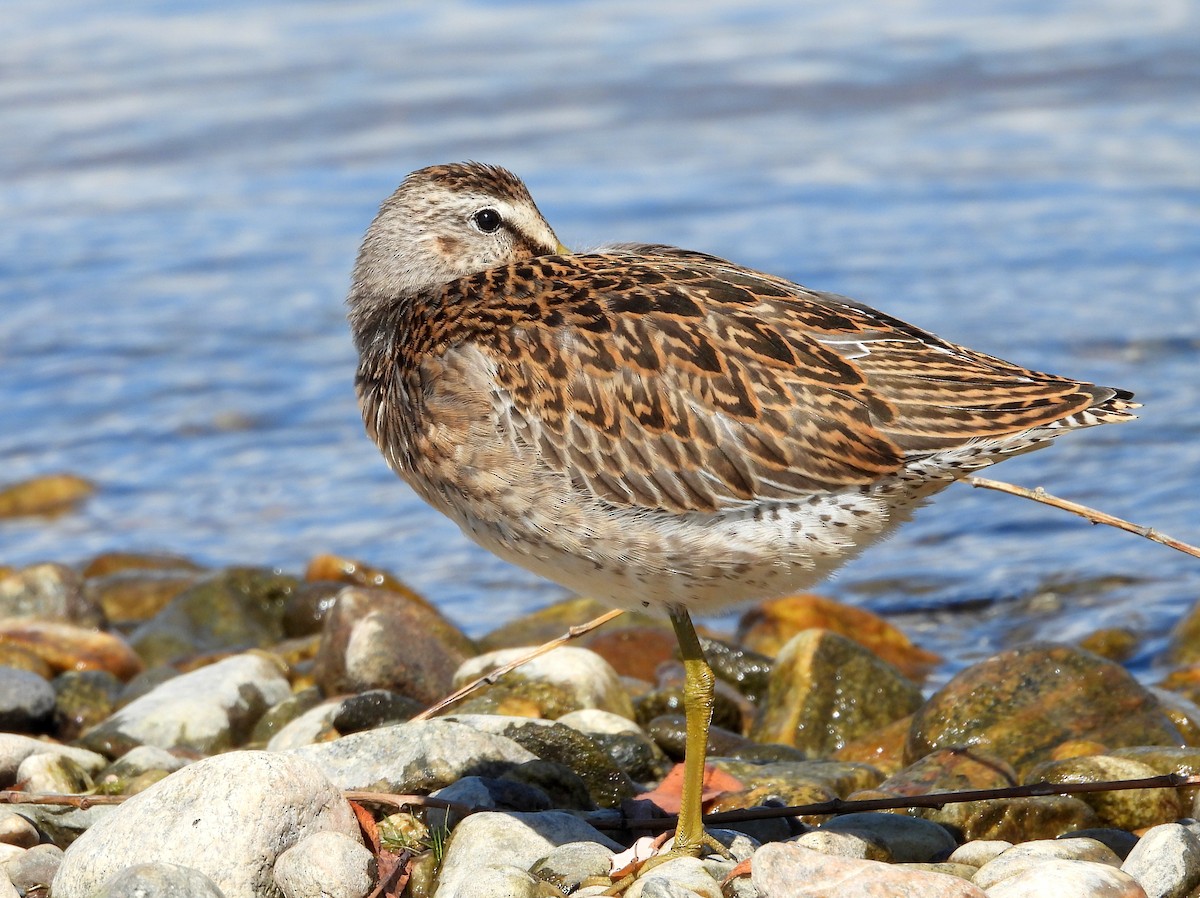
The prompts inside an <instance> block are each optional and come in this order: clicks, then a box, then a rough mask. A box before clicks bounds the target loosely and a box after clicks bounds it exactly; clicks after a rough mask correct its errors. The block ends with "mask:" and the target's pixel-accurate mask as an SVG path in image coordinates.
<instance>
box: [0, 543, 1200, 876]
mask: <svg viewBox="0 0 1200 898" xmlns="http://www.w3.org/2000/svg"><path fill="white" fill-rule="evenodd" d="M603 610H605V609H603V608H602V607H601V606H598V605H596V604H595V603H592V602H589V601H587V600H585V599H578V600H573V601H569V602H564V603H561V604H560V605H556V606H554V607H552V608H550V609H547V610H545V611H542V612H539V613H537V614H534V615H531V616H529V617H528V618H526V619H523V620H521V621H517V622H513V623H511V624H508V625H506V626H504V627H502V628H500V629H499V630H496V631H494V632H493V633H490V634H488V635H487V636H485V637H484V638H482V639H480V640H479V641H478V642H475V641H472V640H471V639H469V638H467V637H466V636H465V635H464V634H463V633H461V632H460V631H459V630H458V629H457V628H456V627H455V626H454V625H453V624H451V623H450V622H449V621H447V620H446V619H445V618H444V617H443V616H442V615H441V614H440V613H439V612H438V611H437V610H436V609H435V608H434V607H433V606H432V605H431V604H430V603H428V602H427V601H425V600H424V599H423V598H422V597H420V596H418V595H416V594H415V593H414V592H413V591H412V590H410V589H408V588H407V587H405V586H404V585H403V584H402V583H401V582H400V581H399V580H397V579H396V578H395V577H394V576H392V575H390V574H388V573H386V572H383V571H376V570H371V569H369V568H365V567H364V566H362V565H360V564H356V563H354V562H351V561H347V560H344V559H339V558H333V557H329V556H321V557H318V558H315V559H313V561H312V563H311V564H310V565H309V568H308V570H307V571H306V572H305V573H304V574H303V575H302V576H292V575H288V574H282V573H279V572H277V571H272V570H266V569H252V568H231V569H226V570H219V571H211V570H205V569H203V568H202V567H201V566H199V565H196V564H193V563H192V562H190V561H188V560H186V559H180V558H172V557H163V556H153V555H136V554H121V553H113V554H108V555H104V556H100V557H97V558H95V559H92V560H90V561H89V562H88V563H86V564H85V565H82V566H80V567H78V568H72V567H67V566H64V565H58V564H41V565H34V566H31V567H27V568H23V569H19V570H13V569H7V568H3V567H0V773H2V781H0V787H2V788H5V789H9V790H14V791H15V792H17V793H19V794H16V795H12V796H10V803H9V804H7V805H5V806H4V807H2V808H0V869H3V871H4V872H5V873H6V874H7V878H5V877H0V896H2V895H4V894H10V895H43V896H44V895H50V894H52V895H53V896H54V898H99V896H109V898H115V896H123V895H130V894H139V895H146V896H164V898H165V896H175V895H200V896H220V895H223V896H226V898H267V896H278V895H282V896H287V898H302V896H313V898H315V896H322V895H328V896H345V898H364V896H367V895H370V894H372V893H373V892H374V893H377V894H381V895H399V894H410V895H413V896H429V895H435V896H437V898H483V896H502V895H503V896H519V898H523V896H530V898H533V896H553V895H564V894H569V895H577V896H581V898H583V896H591V895H598V894H601V893H602V892H603V891H604V890H605V889H606V888H608V887H609V886H610V885H611V884H612V882H613V877H614V876H616V877H617V878H619V876H620V873H619V872H618V873H616V874H614V869H617V870H619V869H620V868H622V867H625V868H629V867H630V864H631V863H633V864H636V861H634V860H633V855H631V854H628V853H627V852H626V849H627V847H628V846H629V845H630V844H631V843H632V842H633V841H634V840H635V839H636V838H637V837H639V836H646V835H648V834H649V835H653V834H654V832H655V831H656V829H662V828H663V826H662V824H661V821H658V822H657V823H656V821H655V819H654V818H655V817H662V816H663V813H664V812H670V811H671V809H672V801H673V800H674V799H675V797H676V793H675V792H674V791H673V788H672V783H673V778H672V777H669V776H668V774H669V773H670V772H671V770H672V767H673V764H674V762H675V761H677V760H678V758H679V756H680V755H681V753H682V707H681V695H680V685H681V673H680V668H679V665H678V663H677V662H675V661H674V660H673V658H672V651H673V646H674V643H673V640H672V638H671V634H670V631H669V630H668V629H667V627H666V624H665V622H659V621H655V620H652V619H648V618H641V617H639V616H636V615H624V616H622V617H621V618H618V619H617V620H616V621H613V622H611V623H609V624H607V625H606V626H605V627H603V628H599V629H597V630H595V631H593V632H590V633H587V634H586V635H584V636H583V637H581V638H580V639H578V640H576V641H575V642H573V643H572V644H571V645H570V646H568V647H563V648H558V649H555V650H554V651H553V652H551V653H550V654H548V655H544V656H542V657H541V658H539V659H537V660H535V661H533V662H531V663H529V664H526V665H524V666H522V667H520V668H518V669H517V670H516V671H514V672H512V673H509V674H505V675H503V676H501V677H498V678H496V680H495V682H491V683H488V684H487V685H485V686H484V687H483V688H481V689H478V690H477V691H475V692H473V693H471V694H470V695H469V696H467V697H466V698H465V699H464V700H462V701H460V702H459V703H457V704H455V705H454V706H453V707H451V708H449V709H447V710H445V711H443V712H441V713H439V715H438V716H436V717H433V718H431V719H427V720H413V719H412V718H413V717H414V716H415V715H417V714H418V712H420V711H421V710H422V709H423V708H425V707H426V706H428V705H430V704H432V703H433V702H435V701H437V700H438V699H440V698H441V697H442V696H444V695H446V694H447V693H448V692H450V690H451V689H452V688H455V687H457V686H459V685H462V684H463V683H465V682H468V681H470V680H473V679H475V678H477V677H479V676H481V675H484V674H487V673H488V672H489V671H492V670H495V669H496V668H498V667H500V666H501V665H503V664H505V663H507V662H508V661H510V660H511V659H512V658H513V657H514V654H520V652H521V651H522V650H521V649H520V648H519V647H522V646H531V645H536V644H539V643H541V642H543V641H545V640H547V639H550V638H553V637H556V636H559V635H560V634H562V633H563V632H564V631H565V630H566V629H567V628H568V627H570V626H574V625H577V624H580V623H583V622H585V621H587V620H589V619H591V618H593V617H595V616H597V615H598V614H599V613H601V612H602V611H603ZM1196 629H1198V628H1197V627H1196V625H1195V623H1194V622H1193V621H1192V619H1190V618H1189V619H1188V620H1185V621H1184V622H1183V623H1181V625H1180V627H1179V628H1177V631H1176V638H1175V640H1174V642H1173V645H1172V648H1171V650H1170V651H1171V655H1170V660H1171V667H1172V668H1173V672H1172V673H1171V675H1170V676H1168V677H1167V678H1166V680H1164V682H1163V684H1162V686H1159V687H1153V688H1148V687H1146V686H1143V685H1141V684H1140V683H1138V682H1137V681H1136V680H1135V679H1134V678H1133V677H1132V676H1131V675H1130V674H1129V673H1128V672H1127V671H1126V670H1125V669H1124V668H1123V667H1122V666H1121V664H1120V663H1119V661H1117V660H1112V659H1111V658H1106V657H1103V655H1104V654H1108V655H1110V656H1112V657H1115V658H1120V657H1121V656H1122V653H1123V652H1125V651H1127V650H1128V643H1129V640H1128V638H1126V637H1127V636H1128V634H1122V633H1106V634H1096V635H1095V636H1094V637H1092V638H1090V639H1089V640H1087V641H1086V644H1087V646H1088V647H1089V648H1090V649H1092V650H1091V651H1089V650H1088V649H1086V648H1083V647H1081V646H1078V645H1064V644H1053V643H1034V644H1029V645H1024V646H1020V647H1017V648H1015V649H1011V650H1008V651H1005V652H1002V653H1000V654H998V655H995V656H993V657H992V658H989V659H987V660H985V661H982V662H980V663H978V664H975V665H972V666H971V667H968V668H966V669H965V670H963V671H961V672H960V673H959V674H958V675H956V676H955V677H953V678H952V679H951V680H950V681H949V682H948V683H947V684H946V685H945V686H943V687H942V688H940V689H938V690H937V691H936V692H933V694H932V695H929V694H927V691H926V690H923V689H922V687H921V681H922V678H923V677H924V675H925V674H926V672H927V671H928V670H929V669H931V667H932V666H933V665H935V664H936V663H937V661H938V659H937V658H936V656H932V655H931V654H929V653H928V652H924V651H922V650H921V649H920V648H918V647H916V646H913V645H912V644H911V643H909V641H908V640H907V639H905V638H904V636H903V635H902V634H901V633H899V632H898V631H896V630H895V629H894V628H892V627H891V626H889V625H888V624H887V623H886V622H884V621H882V620H880V619H878V618H876V617H874V616H872V615H870V614H868V613H866V612H863V611H861V610H857V609H851V608H845V607H843V606H839V605H837V604H836V603H833V602H830V601H829V600H827V599H822V598H819V597H816V596H796V597H791V598H788V599H781V600H778V601H775V602H770V603H766V604H764V605H762V606H759V607H757V608H755V609H752V610H751V611H749V612H747V614H746V615H745V616H744V617H743V619H742V622H741V625H740V627H739V631H738V633H737V634H736V636H733V637H725V638H721V639H710V640H707V641H706V651H707V652H708V654H709V655H710V658H711V660H712V662H713V666H714V669H715V670H716V671H717V673H718V676H719V677H720V678H721V686H720V691H719V697H718V706H717V711H716V714H715V718H714V721H715V724H716V726H715V728H714V732H713V736H712V739H711V744H710V756H711V758H710V760H711V766H712V768H713V771H714V772H713V775H712V781H711V782H710V784H709V786H710V788H709V793H708V794H709V796H710V798H709V801H708V803H707V805H706V809H707V810H708V811H709V812H711V813H720V812H724V811H735V810H741V809H747V808H756V807H764V806H765V807H775V808H779V807H788V808H791V807H801V806H808V805H814V804H815V805H819V804H820V803H822V802H828V801H829V800H831V799H835V798H840V799H862V798H887V797H890V798H903V797H908V796H917V795H925V794H929V793H937V792H947V791H958V790H966V789H995V788H1004V787H1008V786H1014V785H1018V784H1022V783H1035V782H1050V783H1064V784H1065V783H1079V782H1093V781H1110V780H1123V779H1138V778H1144V777H1150V776H1155V775H1158V774H1164V773H1181V774H1185V775H1191V774H1194V773H1197V772H1200V708H1198V707H1197V706H1196V705H1195V704H1194V703H1193V702H1194V699H1195V697H1196V694H1197V686H1196V683H1197V679H1198V677H1200V673H1198V670H1200V668H1194V667H1193V666H1192V664H1193V662H1194V661H1195V655H1196V654H1197V652H1198V651H1200V637H1197V635H1196V634H1195V632H1194V631H1195V630H1196ZM1164 687H1165V688H1164ZM664 778H665V779H666V781H665V782H664ZM45 793H53V794H63V793H66V794H85V795H94V796H100V797H104V796H116V797H121V798H123V799H124V800H123V801H121V802H120V803H117V804H101V803H90V802H79V801H76V802H74V803H71V804H32V803H20V799H22V798H29V797H32V796H37V795H41V794H45ZM1198 794H1200V787H1195V786H1187V787H1183V788H1153V789H1139V790H1126V791H1114V792H1096V793H1088V794H1079V795H1040V796H1026V797H1008V798H999V799H990V800H980V801H973V802H965V803H961V802H959V803H951V804H946V805H944V806H943V807H940V808H937V807H930V808H916V807H910V808H907V809H902V810H900V811H898V812H895V813H878V812H854V813H843V814H838V815H829V814H804V813H801V814H799V815H796V814H790V813H789V815H788V816H772V817H763V818H761V819H748V820H740V821H738V822H736V823H733V824H728V827H729V828H728V829H723V828H717V829H714V830H713V832H714V834H715V835H716V836H717V838H718V840H719V841H720V842H721V843H722V844H723V845H725V847H726V854H727V855H728V856H722V855H720V854H715V853H714V854H713V856H711V857H708V858H704V859H700V860H698V859H692V858H683V859H677V860H672V861H669V862H666V863H662V864H660V865H658V866H655V867H653V869H650V870H648V871H646V872H645V873H644V875H642V876H641V877H640V878H639V879H637V881H635V882H634V883H633V884H632V885H631V886H630V887H629V888H628V890H627V891H626V893H625V894H627V895H630V896H632V898H638V896H640V895H646V896H659V895H671V896H686V895H693V894H694V895H702V896H714V898H716V896H721V895H725V896H730V895H738V896H746V898H750V896H765V898H774V896H808V895H811V896H818V895H825V894H833V893H836V894H837V895H838V896H839V898H854V896H859V895H861V896H868V895H908V894H914V895H915V894H920V895H922V896H923V898H938V896H982V895H986V896H991V898H1015V896H1025V895H1029V896H1032V895H1055V896H1075V895H1079V896H1091V895H1095V896H1110V895H1111V896H1142V895H1146V896H1151V898H1154V896H1180V898H1184V896H1192V895H1200V823H1197V822H1196V821H1195V819H1194V818H1195V817H1197V816H1200V811H1198V810H1197V808H1196V802H1197V795H1198ZM389 796H391V797H389ZM395 796H407V798H396V797H395ZM350 798H352V799H353V800H354V802H353V804H352V803H351V801H350V800H349V799H350ZM641 844H642V845H643V847H644V843H641ZM614 858H615V860H614Z"/></svg>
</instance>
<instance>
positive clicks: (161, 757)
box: [96, 745, 187, 795]
mask: <svg viewBox="0 0 1200 898" xmlns="http://www.w3.org/2000/svg"><path fill="white" fill-rule="evenodd" d="M186 765H187V762H186V761H185V760H184V759H183V758H180V757H177V756H175V755H173V754H171V753H170V752H169V751H167V750H166V749H165V748H157V747H155V746H152V745H139V746H137V747H136V748H131V749H130V750H129V751H127V752H125V754H123V755H121V757H119V758H117V760H115V761H113V762H112V763H111V764H109V765H108V766H107V767H106V768H104V770H103V771H101V772H100V775H99V776H98V777H96V789H97V791H99V792H101V793H103V794H105V795H126V794H132V792H131V791H130V785H131V784H132V783H133V782H135V781H138V780H140V781H141V782H143V783H146V784H147V785H149V781H148V780H147V778H146V777H147V774H156V776H154V777H153V778H154V779H156V780H157V779H162V778H163V777H165V776H166V775H167V774H170V773H174V772H175V771H176V770H180V769H182V768H183V767H184V766H186ZM139 791H140V790H139Z"/></svg>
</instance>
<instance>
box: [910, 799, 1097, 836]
mask: <svg viewBox="0 0 1200 898" xmlns="http://www.w3.org/2000/svg"><path fill="white" fill-rule="evenodd" d="M916 813H917V816H920V817H923V818H925V819H926V820H932V821H933V822H934V823H940V824H942V825H943V826H945V827H947V828H949V829H950V830H952V831H953V832H955V833H957V834H958V837H959V838H960V839H962V840H964V841H966V840H970V839H989V840H990V839H1006V840H1008V841H1010V842H1022V841H1028V840H1031V839H1055V838H1058V837H1059V836H1063V835H1071V834H1073V833H1074V832H1075V831H1076V830H1081V829H1087V828H1090V827H1096V826H1099V825H1100V819H1099V818H1098V817H1097V816H1096V812H1095V811H1094V810H1092V808H1091V806H1090V805H1088V804H1086V803H1085V802H1083V801H1080V800H1079V799H1078V798H1072V797H1070V796H1065V795H1041V796H1034V797H1030V798H993V799H990V800H988V801H964V802H955V803H954V804H948V805H946V806H945V807H943V808H917V811H916Z"/></svg>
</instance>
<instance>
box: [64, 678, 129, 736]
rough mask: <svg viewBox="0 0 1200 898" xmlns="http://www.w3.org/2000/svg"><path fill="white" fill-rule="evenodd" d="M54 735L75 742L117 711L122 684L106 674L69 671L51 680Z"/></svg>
mask: <svg viewBox="0 0 1200 898" xmlns="http://www.w3.org/2000/svg"><path fill="white" fill-rule="evenodd" d="M50 685H51V686H52V687H53V688H54V694H55V697H54V732H55V734H56V735H57V736H58V738H59V739H76V738H78V737H79V734H80V733H82V732H83V731H84V730H86V729H88V728H90V727H93V726H95V725H96V724H98V723H99V722H100V721H102V720H104V719H105V718H106V717H108V716H109V715H110V714H112V712H113V711H114V710H115V709H116V705H117V696H119V695H120V694H121V690H122V688H123V684H122V683H121V681H120V680H118V679H117V678H116V677H115V676H114V675H113V674H112V673H111V672H109V671H107V670H68V671H64V672H63V673H61V674H59V675H58V676H57V677H55V678H54V682H53V683H51V684H50Z"/></svg>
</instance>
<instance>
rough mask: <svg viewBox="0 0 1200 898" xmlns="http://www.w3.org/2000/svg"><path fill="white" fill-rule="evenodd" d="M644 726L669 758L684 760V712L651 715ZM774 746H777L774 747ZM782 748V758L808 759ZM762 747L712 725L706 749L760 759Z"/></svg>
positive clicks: (713, 754) (712, 754) (721, 754)
mask: <svg viewBox="0 0 1200 898" xmlns="http://www.w3.org/2000/svg"><path fill="white" fill-rule="evenodd" d="M677 698H679V696H678V695H674V696H673V697H672V700H671V704H672V705H674V704H676V703H677V702H676V701H675V699H677ZM639 711H640V708H639ZM644 728H645V732H646V734H647V735H648V736H649V737H650V738H651V739H653V740H654V744H655V745H657V746H658V747H659V748H661V749H662V751H663V752H664V753H665V754H666V755H667V757H669V758H672V759H673V760H676V761H681V760H683V755H684V748H685V746H686V744H687V718H686V717H685V715H684V714H682V713H675V714H660V715H658V716H657V717H653V718H651V719H650V720H649V721H648V722H647V723H646V724H645V725H644ZM771 748H774V746H772V747H771ZM780 748H782V749H783V750H784V754H783V755H782V757H785V758H791V759H795V760H807V759H808V758H809V754H808V753H807V752H802V751H800V750H799V749H796V748H794V747H792V746H790V745H788V746H780ZM763 750H764V747H763V746H761V745H760V743H758V742H755V741H754V740H753V739H749V738H747V737H745V736H743V735H742V734H741V733H735V732H733V731H732V730H727V729H725V728H724V727H722V726H716V725H713V726H710V727H709V731H708V752H707V754H708V756H709V757H718V758H738V757H741V756H742V755H743V754H750V755H751V757H752V758H758V757H760V752H762V751H763ZM767 751H770V749H767ZM789 753H790V754H789Z"/></svg>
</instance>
